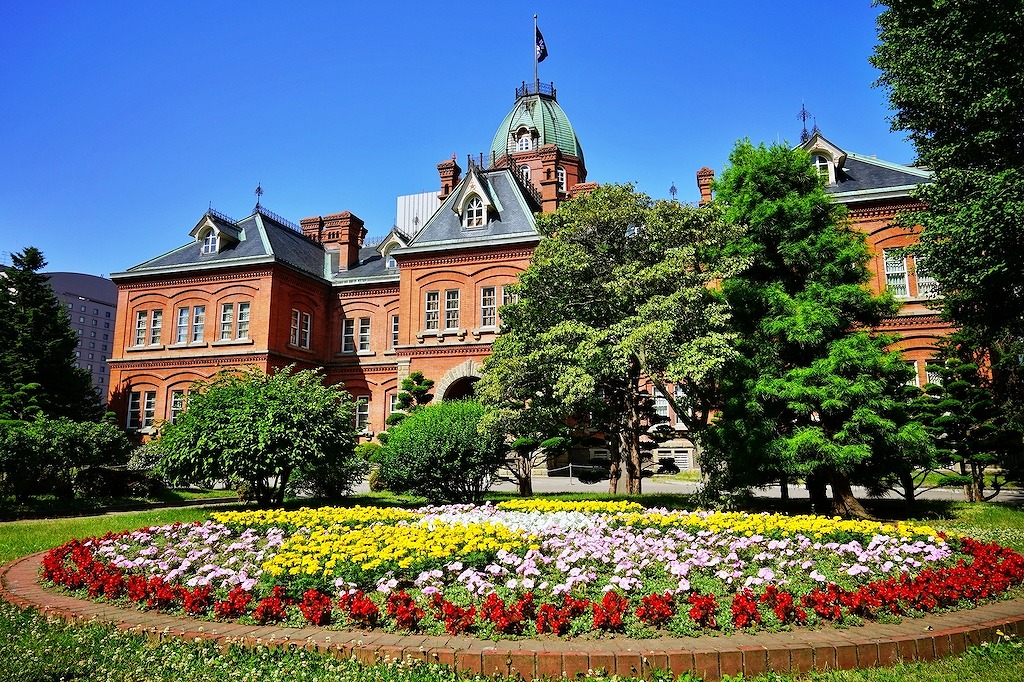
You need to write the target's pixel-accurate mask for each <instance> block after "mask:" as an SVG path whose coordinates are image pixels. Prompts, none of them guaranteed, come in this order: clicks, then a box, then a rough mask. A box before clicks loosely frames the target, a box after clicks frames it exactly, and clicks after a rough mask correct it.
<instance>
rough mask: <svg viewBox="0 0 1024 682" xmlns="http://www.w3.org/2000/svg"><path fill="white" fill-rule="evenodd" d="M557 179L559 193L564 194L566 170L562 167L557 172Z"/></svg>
mask: <svg viewBox="0 0 1024 682" xmlns="http://www.w3.org/2000/svg"><path fill="white" fill-rule="evenodd" d="M555 174H556V177H557V178H558V191H559V192H564V191H566V189H565V169H564V168H562V167H561V166H559V167H558V169H557V170H556V171H555Z"/></svg>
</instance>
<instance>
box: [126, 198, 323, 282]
mask: <svg viewBox="0 0 1024 682" xmlns="http://www.w3.org/2000/svg"><path fill="white" fill-rule="evenodd" d="M207 216H208V217H210V218H211V220H213V221H214V222H215V223H217V224H220V223H222V222H224V221H223V219H222V217H220V216H218V215H216V214H213V213H208V214H207ZM230 227H231V228H232V229H233V230H234V231H235V232H236V234H237V235H238V241H237V242H236V241H234V240H233V239H225V240H223V241H222V244H221V249H220V251H219V252H217V253H211V254H204V253H202V252H201V244H200V243H199V242H197V241H193V242H190V243H188V244H185V245H184V246H180V247H178V248H177V249H174V250H173V251H169V252H168V253H165V254H163V255H162V256H157V257H156V258H153V259H151V260H148V261H146V262H145V263H140V264H139V265H136V266H133V267H131V268H128V269H127V270H125V271H124V272H119V273H114V274H112V275H111V279H115V280H117V279H121V278H125V277H130V276H136V275H147V274H163V273H165V272H167V273H170V272H180V271H182V270H194V269H204V270H205V269H208V268H218V267H229V266H234V265H251V264H258V263H274V262H277V263H283V264H286V265H288V266H290V267H292V268H294V269H296V270H298V271H300V272H302V273H304V274H307V275H310V276H312V277H317V278H319V279H324V269H325V260H324V248H323V247H322V246H321V245H320V244H317V243H316V242H314V241H312V240H311V239H309V238H307V237H305V236H304V235H303V234H302V233H301V232H299V231H298V230H296V229H295V228H294V227H292V226H289V225H285V224H284V223H282V222H281V221H279V220H278V219H276V218H274V217H272V216H269V215H267V213H266V212H265V211H262V210H259V209H257V211H256V212H255V213H253V214H252V215H250V216H249V217H247V218H244V219H242V220H239V221H237V222H234V223H230Z"/></svg>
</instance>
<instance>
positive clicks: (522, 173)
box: [519, 165, 530, 182]
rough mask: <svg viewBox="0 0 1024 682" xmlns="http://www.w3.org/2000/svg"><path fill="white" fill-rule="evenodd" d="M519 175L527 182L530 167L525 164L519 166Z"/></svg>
mask: <svg viewBox="0 0 1024 682" xmlns="http://www.w3.org/2000/svg"><path fill="white" fill-rule="evenodd" d="M519 177H521V178H522V179H523V180H526V181H527V182H529V181H530V167H529V166H526V165H523V166H520V167H519Z"/></svg>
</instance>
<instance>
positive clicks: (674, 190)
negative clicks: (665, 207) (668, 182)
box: [668, 180, 679, 201]
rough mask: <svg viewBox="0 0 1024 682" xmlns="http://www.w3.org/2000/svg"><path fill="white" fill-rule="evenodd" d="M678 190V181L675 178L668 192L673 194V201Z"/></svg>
mask: <svg viewBox="0 0 1024 682" xmlns="http://www.w3.org/2000/svg"><path fill="white" fill-rule="evenodd" d="M678 191H679V190H677V189H676V181H675V180H673V181H672V186H671V187H669V188H668V193H669V194H671V195H672V201H675V200H676V192H678Z"/></svg>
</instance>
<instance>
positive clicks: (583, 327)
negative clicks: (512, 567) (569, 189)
mask: <svg viewBox="0 0 1024 682" xmlns="http://www.w3.org/2000/svg"><path fill="white" fill-rule="evenodd" d="M538 229H539V230H540V231H541V233H542V234H543V235H544V237H545V238H544V239H543V240H542V241H541V243H540V244H539V245H538V246H537V249H536V250H535V251H534V254H533V258H532V260H531V264H530V267H529V268H528V269H527V270H526V271H525V272H524V273H523V274H522V275H521V276H520V279H519V284H518V285H517V287H516V288H515V291H516V294H517V295H518V301H517V302H515V303H512V304H510V305H507V306H505V307H503V308H502V311H501V315H502V323H503V327H502V335H501V337H500V338H498V339H497V340H496V341H495V343H494V345H493V347H492V355H491V356H490V358H488V360H487V361H486V364H485V376H484V377H483V379H481V381H480V382H478V383H477V385H476V394H477V396H479V397H480V399H481V401H482V402H484V403H485V404H486V405H487V406H488V408H489V414H488V417H487V421H486V425H485V428H488V429H492V430H496V431H502V432H504V433H510V434H512V435H513V436H514V437H524V438H529V439H532V440H535V441H538V442H541V441H544V440H547V439H549V438H552V437H556V436H560V437H565V436H566V435H567V434H566V433H564V431H565V425H566V423H567V422H570V421H571V423H573V425H574V426H575V427H576V429H577V435H579V434H580V433H582V435H587V433H588V432H589V433H590V434H593V433H603V434H604V435H605V438H606V441H607V445H608V447H609V450H610V451H611V452H612V453H613V460H615V457H616V453H621V459H622V461H624V463H625V466H626V473H627V479H628V482H629V488H630V491H631V492H634V493H635V492H638V491H639V489H640V480H641V473H642V472H641V466H642V459H643V457H644V454H645V453H644V451H643V447H642V446H641V442H642V440H646V433H647V429H648V427H649V426H650V425H652V424H653V423H654V422H655V421H656V417H655V415H654V413H653V410H652V401H651V396H650V393H649V392H648V389H647V386H646V382H647V381H648V380H650V381H653V382H654V384H655V388H656V390H657V391H658V392H659V393H660V394H662V395H663V396H664V397H665V398H666V399H667V400H669V402H670V403H672V404H676V400H675V395H674V394H673V393H672V391H670V390H668V389H667V388H666V385H667V384H676V385H681V386H685V388H686V394H687V395H688V396H689V397H690V398H691V399H692V406H693V407H694V411H693V415H694V416H693V418H692V419H691V418H690V416H689V415H688V412H687V410H686V409H677V410H676V412H677V414H680V415H683V418H684V419H687V420H689V422H690V423H689V424H688V425H689V426H690V428H691V429H698V428H700V427H701V426H702V425H703V421H704V420H705V419H706V418H707V415H708V413H709V410H710V406H711V405H712V404H713V399H712V397H711V394H712V392H713V391H712V388H713V386H714V376H715V375H716V373H717V372H718V371H720V370H721V368H722V367H723V366H724V363H725V362H726V360H727V359H728V358H729V357H730V355H731V354H732V352H733V351H732V349H731V346H730V343H729V342H730V334H729V332H728V329H727V323H728V314H727V311H726V308H725V305H724V303H723V302H722V301H721V300H720V296H719V295H718V293H717V292H716V291H715V290H714V287H713V286H712V284H713V283H714V282H715V281H716V280H718V279H720V278H721V277H723V276H725V275H727V274H731V273H732V272H734V271H735V270H737V269H738V268H739V267H740V265H741V260H740V259H732V258H718V259H715V260H712V259H711V254H712V253H714V252H719V251H720V250H721V248H722V247H723V245H724V244H725V243H726V242H727V241H728V240H729V239H731V238H732V237H734V236H735V234H736V233H737V231H738V228H734V227H730V226H728V225H726V224H724V223H723V222H722V221H721V219H720V215H719V212H718V210H717V209H716V208H713V207H702V208H694V207H691V206H684V205H682V204H679V203H677V202H671V201H653V200H652V199H650V198H649V197H647V196H645V195H643V194H638V193H636V192H634V191H633V188H632V187H630V186H621V185H605V186H601V187H598V188H597V189H595V190H594V191H593V192H591V193H589V194H585V195H581V196H578V197H576V198H575V199H573V200H572V201H569V202H566V203H565V204H563V205H562V206H561V207H559V210H558V211H557V212H555V213H553V214H544V215H541V216H539V217H538ZM676 407H680V406H679V405H678V404H676ZM612 476H613V485H614V481H617V480H618V466H617V464H613V474H612Z"/></svg>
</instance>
